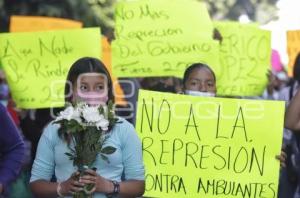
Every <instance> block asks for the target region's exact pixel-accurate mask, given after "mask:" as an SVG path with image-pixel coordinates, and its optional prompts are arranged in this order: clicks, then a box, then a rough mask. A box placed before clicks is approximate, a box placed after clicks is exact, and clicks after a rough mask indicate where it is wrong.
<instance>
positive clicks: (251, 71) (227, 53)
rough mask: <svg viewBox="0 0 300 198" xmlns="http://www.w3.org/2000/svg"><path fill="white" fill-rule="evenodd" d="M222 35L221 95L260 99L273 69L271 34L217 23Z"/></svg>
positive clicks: (216, 25) (249, 26) (219, 89)
mask: <svg viewBox="0 0 300 198" xmlns="http://www.w3.org/2000/svg"><path fill="white" fill-rule="evenodd" d="M215 27H216V28H217V29H218V30H219V31H220V32H221V34H222V37H223V41H222V44H221V46H220V67H221V72H220V74H221V75H219V76H217V92H218V94H219V95H228V96H259V95H261V94H262V93H263V91H264V89H265V87H266V84H267V81H268V79H267V73H268V70H269V69H271V63H270V61H271V41H270V40H271V34H270V32H269V31H266V30H261V29H259V28H257V27H256V26H255V25H246V24H239V23H233V22H217V23H215Z"/></svg>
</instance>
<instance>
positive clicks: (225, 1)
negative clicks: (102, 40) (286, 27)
mask: <svg viewBox="0 0 300 198" xmlns="http://www.w3.org/2000/svg"><path fill="white" fill-rule="evenodd" d="M199 1H203V2H206V3H207V7H208V9H209V12H210V15H211V17H212V18H213V19H216V20H224V19H228V20H237V19H238V18H239V16H240V15H241V14H247V15H248V16H249V18H250V19H251V20H252V21H255V22H259V23H261V24H264V23H266V22H268V21H270V20H272V19H274V18H276V11H277V9H276V6H275V4H276V2H277V1H278V0H199ZM116 2H117V0H0V19H1V22H0V31H1V32H6V31H7V30H8V24H9V16H10V15H40V16H52V17H62V18H69V19H75V20H80V21H83V22H84V26H85V27H91V26H100V27H101V29H102V32H103V33H104V34H109V32H111V31H110V30H111V29H112V27H113V24H114V21H113V12H114V4H115V3H116Z"/></svg>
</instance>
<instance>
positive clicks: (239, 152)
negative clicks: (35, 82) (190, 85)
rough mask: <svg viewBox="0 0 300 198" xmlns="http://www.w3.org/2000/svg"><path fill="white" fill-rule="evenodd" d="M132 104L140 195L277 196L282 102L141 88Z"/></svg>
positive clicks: (202, 196)
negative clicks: (140, 171) (138, 149)
mask: <svg viewBox="0 0 300 198" xmlns="http://www.w3.org/2000/svg"><path fill="white" fill-rule="evenodd" d="M138 100H139V102H138V111H137V123H136V130H137V133H138V135H139V137H140V139H141V141H142V149H143V158H144V164H145V169H146V176H145V178H146V179H145V181H146V192H145V196H147V197H166V198H168V197H170V198H171V197H172V198H182V197H201V198H214V197H222V198H235V197H268V198H275V197H277V188H278V178H279V161H278V160H276V159H275V155H278V154H280V151H281V141H282V131H283V118H284V102H278V101H276V102H275V101H262V100H238V99H229V98H203V97H195V96H186V95H179V94H170V93H160V92H152V91H143V90H141V91H140V92H139V99H138ZM274 115H276V117H274ZM274 119H275V120H274Z"/></svg>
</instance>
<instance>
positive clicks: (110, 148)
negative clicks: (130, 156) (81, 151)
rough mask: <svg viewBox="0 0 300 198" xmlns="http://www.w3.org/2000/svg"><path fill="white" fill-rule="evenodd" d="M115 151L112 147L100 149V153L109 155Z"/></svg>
mask: <svg viewBox="0 0 300 198" xmlns="http://www.w3.org/2000/svg"><path fill="white" fill-rule="evenodd" d="M116 150H117V149H116V148H114V147H112V146H107V147H104V148H103V149H101V153H103V154H107V155H110V154H113V153H114V152H115V151H116Z"/></svg>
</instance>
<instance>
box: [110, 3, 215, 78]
mask: <svg viewBox="0 0 300 198" xmlns="http://www.w3.org/2000/svg"><path fill="white" fill-rule="evenodd" d="M115 17H116V25H115V35H116V40H115V41H114V42H113V43H112V50H113V51H112V53H113V60H112V61H113V62H112V64H113V70H114V73H115V74H116V75H117V76H118V77H141V76H172V75H175V76H180V77H181V76H182V75H183V72H184V70H185V68H186V66H187V65H189V64H190V63H194V62H201V61H202V62H207V63H209V64H210V65H213V66H215V67H217V66H218V65H219V62H218V59H217V58H216V56H218V44H217V43H216V42H214V41H212V35H213V33H212V30H213V26H212V22H211V20H210V18H209V15H208V12H207V9H206V7H205V4H204V3H200V2H196V1H186V0H141V1H132V2H119V3H118V4H117V6H116V11H115Z"/></svg>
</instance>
